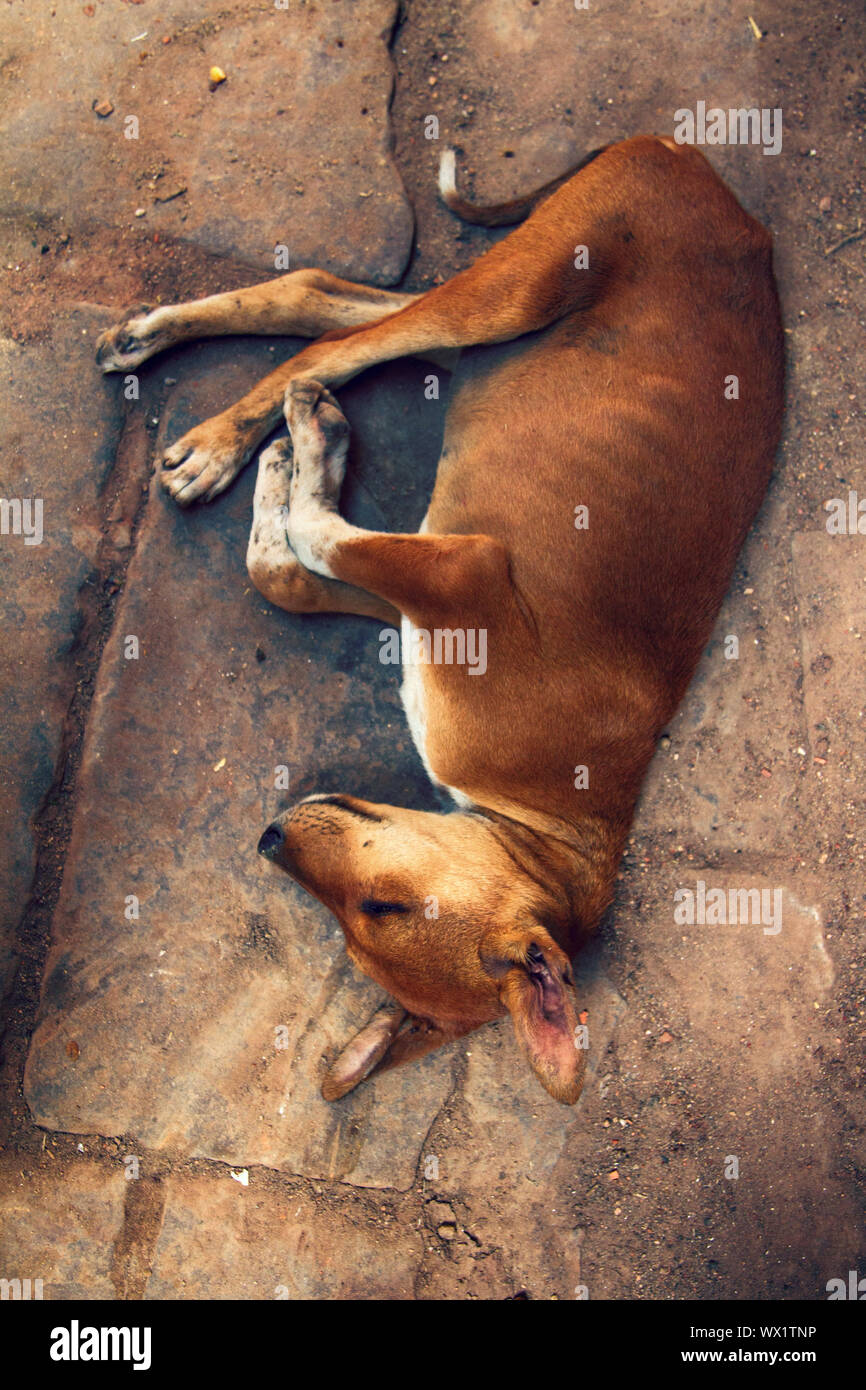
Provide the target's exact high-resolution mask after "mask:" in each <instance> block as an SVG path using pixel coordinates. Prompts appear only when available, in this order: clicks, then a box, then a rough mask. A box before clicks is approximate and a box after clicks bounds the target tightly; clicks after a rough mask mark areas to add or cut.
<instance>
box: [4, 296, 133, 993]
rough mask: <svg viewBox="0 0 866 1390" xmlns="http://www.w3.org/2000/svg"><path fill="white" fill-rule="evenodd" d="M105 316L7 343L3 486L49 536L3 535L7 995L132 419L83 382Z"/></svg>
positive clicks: (75, 318)
mask: <svg viewBox="0 0 866 1390" xmlns="http://www.w3.org/2000/svg"><path fill="white" fill-rule="evenodd" d="M106 322H107V316H106V312H105V310H102V309H96V308H80V309H77V310H75V311H73V312H72V313H71V314H70V315H69V316H68V317H64V318H62V319H60V320H58V322H57V325H56V328H55V331H54V333H53V334H52V336H51V338H50V339H49V340H48V341H47V342H43V343H37V344H31V345H28V346H23V347H22V346H19V345H18V344H16V343H13V342H9V341H3V342H0V396H2V402H3V406H2V410H0V496H2V497H3V498H4V499H6V501H7V502H8V501H14V502H16V503H23V502H25V501H29V502H30V504H31V510H30V513H29V515H30V518H31V522H32V523H33V525H35V524H36V522H37V521H38V516H39V513H38V511H36V510H33V507H34V506H35V505H36V504H38V503H41V518H42V519H41V526H40V528H39V529H37V530H33V529H32V528H31V537H32V539H33V540H34V541H36V540H37V539H38V536H39V531H40V529H41V541H40V542H39V543H34V544H28V543H27V539H26V537H25V535H23V534H21V533H20V532H19V533H18V534H15V532H14V530H10V531H9V532H8V533H7V534H4V535H0V561H2V572H3V584H2V593H0V840H2V842H3V845H4V852H3V854H2V856H0V997H2V994H3V989H4V985H5V983H6V982H7V981H8V978H9V976H10V974H11V971H12V966H13V947H12V942H13V938H14V933H15V928H16V926H17V924H18V922H19V920H20V917H21V914H22V912H23V910H24V907H25V905H26V902H27V897H28V893H29V889H30V884H31V880H32V877H33V869H34V842H33V834H32V820H33V816H34V815H35V814H36V812H37V811H38V810H39V807H40V806H41V804H42V801H43V799H44V797H45V795H46V793H47V792H48V790H49V788H50V787H51V784H52V780H53V777H54V770H55V765H56V762H57V756H58V752H59V749H60V738H61V732H62V728H63V719H64V715H65V712H66V707H67V704H68V701H69V698H70V695H71V691H72V686H73V682H74V679H75V673H74V669H73V667H72V666H71V663H70V660H69V652H70V649H71V648H72V646H73V644H74V641H75V637H76V632H77V628H78V622H79V616H80V615H79V604H78V591H79V588H80V586H81V585H82V583H83V582H84V580H85V579H86V577H87V575H88V574H89V573H90V571H91V570H92V568H93V565H94V561H95V558H96V552H97V547H98V544H99V538H100V533H99V514H98V498H99V491H100V488H101V486H102V484H103V483H104V481H105V478H106V476H107V474H108V471H109V470H110V468H111V463H112V459H113V456H114V450H115V447H116V444H117V440H118V438H119V435H120V431H121V427H122V420H123V411H122V408H121V405H120V403H119V401H118V399H117V398H111V397H102V398H100V397H98V396H97V397H96V398H95V399H91V398H88V396H87V395H86V394H83V393H82V392H81V391H80V390H79V387H78V384H77V383H78V382H79V381H80V380H82V379H84V380H86V379H87V378H88V376H89V375H90V373H91V362H92V356H93V344H94V341H95V339H96V337H97V336H98V334H99V333H100V332H101V330H102V328H104V327H105V325H106ZM61 364H62V365H61ZM22 517H23V520H24V521H26V517H27V513H22ZM13 521H14V518H13Z"/></svg>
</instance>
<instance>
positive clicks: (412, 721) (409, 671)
mask: <svg viewBox="0 0 866 1390" xmlns="http://www.w3.org/2000/svg"><path fill="white" fill-rule="evenodd" d="M412 632H413V628H412V624H411V623H410V621H409V619H408V618H402V619H401V623H400V650H401V653H402V657H403V684H402V686H401V688H400V698H401V699H402V701H403V708H404V710H405V711H406V720H407V722H408V724H409V732H410V734H411V735H412V742H413V743H414V744H415V747H416V748H417V749H418V754H419V757H420V758H421V761H422V763H423V764H424V767H425V769H426V772H427V776H428V777H429V778H430V781H431V782H432V783H433V784H434V786H437V787H444V789H445V791H447V792H448V793H449V795H450V796H452V797H453V798H454V800H455V801H456V802H457V804H458V806H467V807H468V806H472V805H473V804H474V803H473V802H472V801H471V799H470V798H469V797H468V796H465V795H464V794H463V792H461V791H458V790H457V788H456V787H446V786H445V784H444V783H443V782H440V781H439V779H438V777H437V776H436V775H435V773H434V771H433V769H432V767H431V766H430V762H429V759H428V757H427V712H426V708H425V700H424V673H423V668H422V667H421V666H420V665H419V664H418V663H417V662H415V661H413V660H412V652H413V651H414V646H413V642H412Z"/></svg>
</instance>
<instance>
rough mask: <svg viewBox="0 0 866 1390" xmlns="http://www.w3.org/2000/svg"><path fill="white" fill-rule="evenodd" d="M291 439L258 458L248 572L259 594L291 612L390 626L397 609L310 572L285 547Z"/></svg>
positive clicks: (275, 444)
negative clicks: (337, 615) (344, 615)
mask: <svg viewBox="0 0 866 1390" xmlns="http://www.w3.org/2000/svg"><path fill="white" fill-rule="evenodd" d="M292 460H293V450H292V441H291V440H290V439H287V438H285V437H284V438H282V439H277V440H275V441H274V443H273V444H270V445H269V446H268V448H267V449H265V450H264V451H263V452H262V454H261V456H260V458H259V472H258V477H257V479H256V491H255V497H254V499H253V524H252V528H251V530H250V540H249V545H248V547H247V572H248V574H249V576H250V579H251V580H252V581H253V583H254V584H255V586H256V588H257V589H258V591H259V593H260V594H263V595H264V597H265V598H266V599H267V600H268V601H269V602H270V603H273V604H275V605H276V607H277V608H285V609H286V610H287V611H288V612H290V613H354V614H356V615H357V616H359V617H365V618H378V619H379V621H380V622H385V623H389V624H393V623H395V622H397V621H398V620H399V615H398V614H397V612H396V610H395V609H394V608H392V607H391V605H390V604H389V603H386V602H385V600H384V599H381V598H378V597H377V596H376V595H375V594H368V593H366V592H365V591H364V590H363V589H358V588H355V587H352V586H351V585H349V584H341V583H339V582H338V581H337V580H335V579H326V578H325V577H324V576H323V575H321V574H314V573H313V571H312V570H309V569H307V568H306V567H305V566H304V565H302V564H301V562H300V560H299V559H298V557H297V555H295V553H294V551H293V550H292V548H291V546H290V545H289V538H288V534H287V523H288V516H289V498H290V493H291V484H292Z"/></svg>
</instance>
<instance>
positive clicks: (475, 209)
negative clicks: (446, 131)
mask: <svg viewBox="0 0 866 1390" xmlns="http://www.w3.org/2000/svg"><path fill="white" fill-rule="evenodd" d="M607 148H608V146H607V145H601V146H600V147H599V149H597V150H590V151H589V153H588V154H585V155H584V156H583V158H582V159H579V160H578V161H577V163H576V164H573V165H572V167H571V168H570V169H567V170H566V171H565V173H564V174H560V175H559V177H558V178H555V179H551V181H550V183H546V184H544V185H543V186H542V187H541V188H536V189H535V191H534V192H532V193H525V194H524V195H523V197H522V198H512V200H511V202H510V203H491V204H489V205H488V206H487V207H479V206H478V204H477V203H470V202H469V201H468V200H467V199H466V198H462V197H461V196H460V194H459V193H458V192H457V160H456V158H455V155H454V151H453V150H443V151H442V156H441V158H440V160H439V196H440V198H441V199H442V201H443V203H444V204H445V206H446V207H448V208H450V209H451V211H452V212H453V213H456V214H457V216H458V217H460V218H462V219H463V221H464V222H474V223H475V224H476V225H477V226H480V227H511V226H513V225H514V223H515V222H522V221H523V219H524V217H528V215H529V213H530V212H532V210H533V208H535V207H536V206H537V204H538V203H540V202H542V201H543V199H545V198H548V197H549V196H550V194H551V193H555V192H556V190H557V188H559V187H560V186H561V185H562V184H564V183H565V181H566V180H567V179H570V178H571V176H572V174H576V173H577V172H578V170H579V169H585V168H586V166H587V164H591V163H592V161H593V160H594V159H597V157H598V156H599V155H600V154H604V152H605V150H606V149H607Z"/></svg>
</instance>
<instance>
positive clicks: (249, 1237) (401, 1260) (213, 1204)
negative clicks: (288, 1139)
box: [145, 1173, 421, 1301]
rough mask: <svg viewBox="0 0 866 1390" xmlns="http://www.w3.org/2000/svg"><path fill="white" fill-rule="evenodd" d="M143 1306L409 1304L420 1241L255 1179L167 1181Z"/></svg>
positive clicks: (390, 1224)
mask: <svg viewBox="0 0 866 1390" xmlns="http://www.w3.org/2000/svg"><path fill="white" fill-rule="evenodd" d="M166 1188H167V1190H166V1204H165V1213H164V1216H163V1222H162V1230H161V1232H160V1235H159V1239H158V1241H157V1245H156V1251H155V1253H154V1259H153V1272H152V1274H151V1277H150V1280H149V1282H148V1285H147V1290H146V1293H145V1298H146V1299H263V1300H266V1299H277V1300H284V1299H288V1300H295V1299H302V1300H305V1301H306V1300H324V1299H327V1300H342V1299H346V1300H348V1299H351V1300H367V1299H408V1298H411V1297H412V1286H413V1271H414V1269H415V1267H416V1265H417V1263H418V1261H419V1258H420V1252H421V1242H420V1237H419V1236H418V1235H417V1234H416V1233H414V1232H411V1231H409V1230H407V1229H406V1227H405V1226H400V1225H398V1224H397V1223H396V1222H395V1221H394V1219H393V1218H392V1217H387V1216H384V1215H382V1214H380V1215H379V1217H378V1219H377V1220H374V1221H365V1223H364V1224H363V1225H361V1224H359V1223H358V1221H357V1219H356V1218H355V1219H352V1220H348V1219H347V1218H346V1216H345V1215H344V1214H343V1213H342V1212H341V1211H340V1210H339V1209H335V1208H331V1207H328V1206H326V1205H325V1204H324V1203H322V1202H317V1201H316V1200H315V1199H314V1198H313V1197H311V1196H310V1195H309V1194H307V1193H306V1192H296V1193H291V1192H286V1191H280V1192H276V1191H273V1190H271V1189H269V1188H265V1187H263V1186H262V1184H261V1183H260V1180H259V1179H258V1177H257V1175H256V1174H255V1173H252V1174H250V1175H249V1185H248V1186H247V1187H243V1186H241V1185H240V1184H239V1183H238V1182H237V1181H235V1180H234V1179H232V1178H231V1177H230V1176H229V1175H228V1174H225V1175H224V1176H222V1177H214V1178H198V1177H196V1178H179V1177H177V1176H174V1177H171V1178H170V1179H169V1180H168V1182H167V1184H166Z"/></svg>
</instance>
